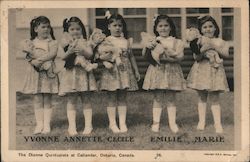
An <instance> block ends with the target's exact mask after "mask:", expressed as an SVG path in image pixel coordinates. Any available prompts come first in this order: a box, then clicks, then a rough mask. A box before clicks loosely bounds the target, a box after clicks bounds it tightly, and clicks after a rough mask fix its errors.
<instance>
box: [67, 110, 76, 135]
mask: <svg viewBox="0 0 250 162" xmlns="http://www.w3.org/2000/svg"><path fill="white" fill-rule="evenodd" d="M67 117H68V122H69V127H68V132H69V135H70V136H74V135H77V131H76V110H67Z"/></svg>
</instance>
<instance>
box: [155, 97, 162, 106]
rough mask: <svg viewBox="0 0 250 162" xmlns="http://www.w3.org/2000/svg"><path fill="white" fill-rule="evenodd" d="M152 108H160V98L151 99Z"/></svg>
mask: <svg viewBox="0 0 250 162" xmlns="http://www.w3.org/2000/svg"><path fill="white" fill-rule="evenodd" d="M153 108H162V103H161V101H160V100H157V99H156V98H155V99H154V101H153Z"/></svg>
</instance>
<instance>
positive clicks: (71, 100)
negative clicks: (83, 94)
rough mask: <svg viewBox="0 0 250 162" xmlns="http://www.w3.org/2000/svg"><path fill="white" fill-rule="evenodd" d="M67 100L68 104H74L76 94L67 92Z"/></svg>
mask: <svg viewBox="0 0 250 162" xmlns="http://www.w3.org/2000/svg"><path fill="white" fill-rule="evenodd" d="M67 101H68V103H69V104H72V105H76V102H77V96H76V95H75V94H69V95H67Z"/></svg>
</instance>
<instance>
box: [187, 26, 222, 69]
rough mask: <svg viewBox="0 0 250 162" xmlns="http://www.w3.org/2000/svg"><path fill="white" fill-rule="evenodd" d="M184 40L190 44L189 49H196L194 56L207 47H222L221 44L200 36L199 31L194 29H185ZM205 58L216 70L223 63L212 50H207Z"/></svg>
mask: <svg viewBox="0 0 250 162" xmlns="http://www.w3.org/2000/svg"><path fill="white" fill-rule="evenodd" d="M186 40H187V41H188V42H190V47H191V46H192V47H191V48H193V49H196V50H195V51H196V52H195V53H196V54H199V53H200V52H204V49H206V48H207V46H218V48H220V47H223V46H224V44H223V42H220V41H218V40H216V39H213V38H211V39H210V38H208V37H205V36H202V35H200V33H199V30H198V29H196V28H189V29H186ZM205 57H207V58H208V59H209V62H210V64H211V65H212V66H213V67H215V68H218V67H219V66H220V65H221V64H222V63H223V60H222V59H221V58H220V57H219V55H218V53H217V52H215V51H214V50H208V51H207V52H206V53H205Z"/></svg>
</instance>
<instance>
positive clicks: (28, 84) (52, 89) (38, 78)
mask: <svg viewBox="0 0 250 162" xmlns="http://www.w3.org/2000/svg"><path fill="white" fill-rule="evenodd" d="M32 43H33V45H34V52H37V53H39V52H42V53H41V54H43V56H44V54H47V55H49V51H50V50H52V49H57V48H58V43H57V41H56V40H53V39H46V40H39V39H38V38H35V39H34V40H32ZM52 64H53V65H52V66H54V65H55V63H54V60H53V62H52ZM25 74H26V76H25V80H24V86H23V90H22V92H23V93H25V94H38V93H58V76H57V75H56V76H55V77H53V78H51V77H48V75H47V72H46V71H45V70H41V71H37V70H35V67H34V66H33V65H31V64H29V66H28V68H27V70H26V73H25Z"/></svg>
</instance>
